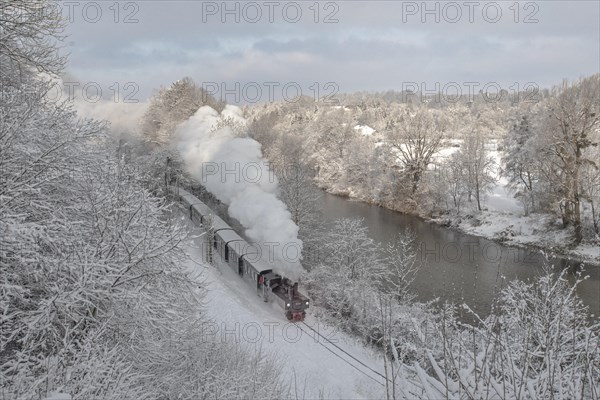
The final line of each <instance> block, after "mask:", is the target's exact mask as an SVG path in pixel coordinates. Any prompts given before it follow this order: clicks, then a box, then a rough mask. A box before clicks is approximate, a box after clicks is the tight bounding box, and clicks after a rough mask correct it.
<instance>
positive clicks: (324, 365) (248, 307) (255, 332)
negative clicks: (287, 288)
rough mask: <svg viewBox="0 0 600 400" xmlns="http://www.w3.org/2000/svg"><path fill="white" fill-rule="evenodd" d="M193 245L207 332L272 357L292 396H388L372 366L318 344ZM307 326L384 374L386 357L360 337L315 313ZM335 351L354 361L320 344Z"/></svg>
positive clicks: (349, 397) (192, 259)
mask: <svg viewBox="0 0 600 400" xmlns="http://www.w3.org/2000/svg"><path fill="white" fill-rule="evenodd" d="M201 240H202V239H198V238H197V239H195V244H192V243H190V245H189V246H188V249H189V255H190V258H191V261H190V268H193V269H194V271H196V272H201V273H202V276H203V278H204V280H205V283H206V287H207V289H208V290H207V295H206V314H205V315H206V317H208V320H209V321H211V322H208V323H205V324H204V326H203V328H204V333H205V334H206V335H207V337H208V335H212V336H213V337H216V338H217V339H218V340H229V341H237V342H238V343H240V344H242V345H247V346H251V347H253V348H255V349H256V351H259V350H260V351H262V352H267V353H270V354H271V355H272V356H274V357H276V358H277V359H279V360H281V361H282V362H283V369H284V376H286V377H288V378H289V382H290V385H291V393H292V394H293V397H295V396H297V398H299V399H303V398H305V399H314V398H336V399H364V398H369V399H373V398H383V397H385V388H384V386H383V385H382V382H383V381H384V380H383V378H381V377H379V376H377V375H376V374H375V373H373V372H372V371H370V370H369V369H368V368H366V367H364V366H362V365H360V364H359V363H358V362H356V361H354V360H352V359H351V358H350V357H349V356H347V355H344V354H343V353H341V352H340V351H336V350H337V349H335V348H334V347H333V346H332V345H330V344H328V343H326V342H325V343H323V339H318V340H316V339H315V338H314V336H313V335H312V332H311V331H310V330H309V329H307V328H306V327H303V326H302V325H300V327H301V328H303V329H304V330H305V331H306V332H303V331H302V330H300V329H299V328H298V325H296V324H294V323H290V322H288V321H287V319H286V318H285V316H284V315H283V312H282V310H281V309H279V308H278V307H277V306H276V305H275V304H273V303H265V302H263V301H262V299H261V298H259V297H258V296H257V295H256V293H255V292H254V291H253V290H252V289H251V288H250V287H249V286H248V285H247V284H246V283H245V282H244V281H242V280H241V279H240V278H239V277H238V276H237V275H236V274H235V273H234V272H233V271H232V270H231V269H230V268H229V267H228V266H227V265H225V264H224V263H222V262H221V260H220V259H219V258H218V256H215V259H216V262H215V266H212V265H208V264H207V263H206V262H204V260H203V257H202V251H201V249H200V246H199V242H200V241H201ZM308 314H309V315H308V316H307V318H306V321H305V322H306V323H307V324H308V325H310V326H312V327H314V328H315V329H317V330H318V331H319V332H320V333H321V335H323V336H325V337H326V338H328V339H330V340H331V341H333V342H334V343H336V345H338V346H340V347H341V348H343V349H344V350H346V351H347V352H348V353H349V354H351V355H352V356H353V357H356V358H357V359H358V360H360V361H361V362H362V363H364V364H365V365H367V366H368V367H369V368H371V369H373V370H375V371H378V372H380V373H382V374H383V361H382V359H381V356H380V355H379V354H378V353H377V352H376V351H375V350H373V349H369V348H367V347H365V346H363V345H362V344H361V343H360V342H358V341H357V340H356V339H354V338H352V337H350V336H348V335H347V334H345V333H343V332H339V331H336V330H335V329H334V328H332V327H330V326H327V325H326V324H323V323H322V322H320V321H318V320H316V319H315V318H313V316H311V315H310V309H309V313H308ZM320 342H321V343H323V344H324V345H325V346H327V347H328V348H331V349H333V350H334V351H336V353H339V354H341V356H343V357H344V358H345V359H347V360H349V361H350V362H351V363H352V365H355V366H357V367H359V368H360V370H361V371H363V372H364V373H366V374H368V375H369V376H370V377H371V378H370V377H368V376H366V375H365V374H363V373H362V372H360V371H358V370H356V369H355V368H354V367H353V366H352V365H350V364H349V363H347V362H345V361H343V360H341V359H340V358H338V357H337V356H335V355H333V354H332V353H331V352H329V351H328V350H327V349H325V348H324V347H323V346H322V345H321V344H320Z"/></svg>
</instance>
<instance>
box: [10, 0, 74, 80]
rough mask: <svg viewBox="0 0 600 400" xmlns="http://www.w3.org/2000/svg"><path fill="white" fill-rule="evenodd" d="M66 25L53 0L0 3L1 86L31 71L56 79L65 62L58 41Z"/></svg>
mask: <svg viewBox="0 0 600 400" xmlns="http://www.w3.org/2000/svg"><path fill="white" fill-rule="evenodd" d="M64 27H65V25H64V21H62V18H61V11H60V8H59V7H58V5H57V4H56V3H55V2H53V1H51V0H40V1H11V0H2V1H0V71H1V72H0V73H1V74H2V81H3V82H2V84H3V85H5V86H6V85H7V84H9V83H10V81H8V80H7V78H8V77H9V76H10V75H12V76H13V77H15V78H19V74H12V73H13V72H15V71H19V72H20V73H24V74H27V73H29V71H30V70H31V69H33V70H35V71H37V72H44V73H46V74H49V75H56V74H57V73H58V72H59V71H61V70H62V68H63V67H64V65H65V62H66V58H65V57H64V56H62V55H60V54H59V52H58V49H57V47H56V40H61V39H62V38H63V37H64V35H63V32H64Z"/></svg>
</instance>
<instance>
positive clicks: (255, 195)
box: [174, 105, 302, 281]
mask: <svg viewBox="0 0 600 400" xmlns="http://www.w3.org/2000/svg"><path fill="white" fill-rule="evenodd" d="M224 120H228V121H230V122H234V124H233V125H235V126H236V128H234V129H232V127H231V126H229V125H231V124H229V125H227V124H224V123H223V121H224ZM245 124H246V121H245V119H244V118H243V114H242V111H241V110H240V109H239V108H238V107H235V106H231V105H228V106H226V107H225V109H224V110H223V111H222V112H221V114H219V113H218V112H217V111H215V110H214V109H212V108H211V107H208V106H204V107H201V108H200V109H199V110H198V111H197V112H196V113H195V114H194V115H193V116H192V117H190V118H189V119H188V120H187V121H186V122H184V123H182V124H181V125H179V126H178V127H177V130H176V134H175V137H174V138H175V141H176V147H177V150H178V151H179V152H180V154H181V156H182V157H183V159H184V161H185V163H186V168H187V169H188V171H189V172H190V173H191V174H192V176H194V177H195V178H196V179H198V180H199V181H200V182H201V183H202V185H203V186H204V187H205V188H206V189H207V190H208V191H210V192H211V193H212V194H213V195H214V196H215V197H216V198H217V199H219V200H220V201H221V202H223V203H225V204H227V205H228V213H229V215H230V216H231V217H233V218H235V219H237V220H238V221H239V222H240V223H241V224H242V225H243V226H244V227H245V228H246V231H245V233H246V236H247V237H248V238H249V239H251V240H252V241H254V242H255V243H256V244H257V245H259V246H260V247H261V250H262V259H263V261H264V262H266V263H268V264H269V265H270V266H272V268H273V270H274V271H276V272H277V273H279V274H281V275H283V276H285V277H287V278H290V279H292V280H294V281H296V280H297V279H298V277H299V275H300V273H301V272H302V267H301V265H300V262H299V256H300V254H301V250H302V241H301V240H299V239H298V226H297V225H296V224H295V223H294V222H293V221H292V219H291V214H290V212H289V211H288V209H287V207H286V205H285V204H284V203H283V202H282V201H281V200H279V199H278V198H277V191H278V189H277V188H278V182H277V178H276V177H275V176H274V175H273V174H272V171H270V170H269V168H268V162H267V160H266V159H264V157H263V155H262V150H261V145H260V143H258V142H257V141H256V140H254V139H251V138H249V137H243V136H242V135H240V134H239V132H240V131H241V130H243V127H244V126H245ZM238 128H242V129H238Z"/></svg>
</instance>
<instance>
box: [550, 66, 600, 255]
mask: <svg viewBox="0 0 600 400" xmlns="http://www.w3.org/2000/svg"><path fill="white" fill-rule="evenodd" d="M544 112H545V114H546V115H545V118H544V121H543V129H544V134H543V135H540V136H539V138H540V140H541V141H543V152H544V155H545V157H544V160H543V162H542V171H543V174H544V177H545V179H547V181H548V183H549V186H551V188H552V189H553V192H554V193H555V201H556V202H557V203H558V206H559V209H560V213H561V216H562V218H563V223H564V225H572V226H573V229H574V239H575V243H579V242H581V240H582V239H583V226H582V223H581V206H582V188H581V173H582V169H583V168H584V167H585V166H592V165H593V166H595V167H596V168H597V160H595V159H591V158H589V152H588V149H589V148H590V147H592V146H598V145H600V144H599V140H598V132H597V131H598V129H599V127H600V75H599V74H597V75H594V76H592V77H589V78H586V79H583V80H581V81H580V82H575V83H572V84H569V83H566V82H565V83H563V85H562V86H560V87H557V88H555V89H554V92H553V96H552V97H550V98H549V99H548V102H547V104H546V107H545V109H544Z"/></svg>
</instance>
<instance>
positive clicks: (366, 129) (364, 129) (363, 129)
mask: <svg viewBox="0 0 600 400" xmlns="http://www.w3.org/2000/svg"><path fill="white" fill-rule="evenodd" d="M354 130H355V131H358V132H360V134H361V135H364V136H371V135H372V134H373V133H374V132H375V129H373V128H371V127H370V126H368V125H356V126H355V127H354Z"/></svg>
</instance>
